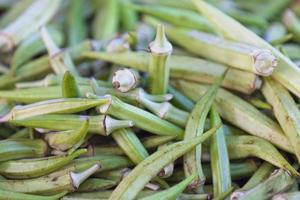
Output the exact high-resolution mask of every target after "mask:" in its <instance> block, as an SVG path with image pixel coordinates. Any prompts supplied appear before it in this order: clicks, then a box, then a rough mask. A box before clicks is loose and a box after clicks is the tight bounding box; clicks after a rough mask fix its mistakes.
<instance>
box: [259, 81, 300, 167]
mask: <svg viewBox="0 0 300 200" xmlns="http://www.w3.org/2000/svg"><path fill="white" fill-rule="evenodd" d="M262 93H263V95H264V97H265V98H266V99H267V101H268V102H269V103H270V104H271V105H272V108H273V112H274V115H275V117H276V119H277V121H278V122H279V124H280V125H281V127H282V129H283V131H284V133H285V135H286V137H287V138H288V140H289V141H290V144H291V146H292V148H293V152H294V153H295V154H296V156H297V159H298V162H299V161H300V127H299V124H300V111H299V108H298V107H297V104H296V102H295V101H294V99H293V97H292V96H291V95H290V93H289V92H288V90H287V89H285V88H284V87H283V86H282V85H280V83H278V82H276V81H274V80H272V79H271V78H265V80H264V85H263V88H262Z"/></svg>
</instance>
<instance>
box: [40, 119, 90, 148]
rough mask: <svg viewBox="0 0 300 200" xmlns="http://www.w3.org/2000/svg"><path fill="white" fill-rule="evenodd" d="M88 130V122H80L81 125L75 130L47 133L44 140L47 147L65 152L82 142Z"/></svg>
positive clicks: (86, 120)
mask: <svg viewBox="0 0 300 200" xmlns="http://www.w3.org/2000/svg"><path fill="white" fill-rule="evenodd" d="M88 128H89V120H88V119H85V120H82V125H81V126H80V127H79V128H78V129H75V130H70V131H62V132H56V133H47V134H46V136H45V140H46V141H47V142H48V144H49V146H50V147H52V148H53V149H56V150H59V151H66V150H68V149H70V148H72V147H73V146H74V145H76V144H77V143H78V142H80V141H81V140H83V139H84V138H85V137H86V135H87V133H88Z"/></svg>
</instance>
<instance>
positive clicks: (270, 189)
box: [231, 169, 294, 200]
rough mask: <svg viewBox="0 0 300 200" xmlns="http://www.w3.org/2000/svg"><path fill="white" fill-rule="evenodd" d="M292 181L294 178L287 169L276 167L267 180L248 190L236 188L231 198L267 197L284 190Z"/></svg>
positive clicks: (236, 199) (234, 199)
mask: <svg viewBox="0 0 300 200" xmlns="http://www.w3.org/2000/svg"><path fill="white" fill-rule="evenodd" d="M293 183H294V179H293V178H292V177H291V175H290V174H289V173H288V172H287V171H285V170H283V169H278V170H275V171H274V172H273V173H272V174H271V175H270V176H269V178H268V179H267V180H265V181H264V182H261V183H260V184H258V185H256V186H255V187H254V188H252V189H250V190H248V191H243V190H237V191H235V192H233V193H232V195H231V199H232V200H239V199H245V200H248V199H253V198H259V199H269V198H271V197H272V196H273V195H275V194H276V193H279V192H282V191H285V190H287V189H288V188H290V187H292V185H293Z"/></svg>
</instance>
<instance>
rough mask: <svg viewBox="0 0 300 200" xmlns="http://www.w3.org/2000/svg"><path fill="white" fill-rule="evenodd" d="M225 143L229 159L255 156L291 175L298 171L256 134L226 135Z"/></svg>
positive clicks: (296, 174)
mask: <svg viewBox="0 0 300 200" xmlns="http://www.w3.org/2000/svg"><path fill="white" fill-rule="evenodd" d="M226 144H227V149H228V153H229V157H230V159H240V158H245V157H248V156H255V157H258V158H260V159H262V160H265V161H267V162H269V163H271V164H272V165H275V166H277V167H279V168H282V169H284V170H287V171H288V172H289V173H290V174H292V175H293V176H298V175H299V173H298V172H297V170H295V169H294V168H293V167H292V166H291V165H290V164H289V163H288V161H286V159H285V158H284V157H283V156H282V155H281V154H280V152H279V151H278V150H277V149H276V148H275V147H274V146H273V145H272V144H271V143H269V142H268V141H266V140H264V139H262V138H259V137H256V136H247V135H242V136H226Z"/></svg>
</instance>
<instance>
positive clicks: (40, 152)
mask: <svg viewBox="0 0 300 200" xmlns="http://www.w3.org/2000/svg"><path fill="white" fill-rule="evenodd" d="M47 151H48V147H47V144H46V143H45V142H44V141H43V140H40V139H35V140H31V139H7V140H1V141H0V161H7V160H14V159H19V158H36V157H42V156H44V155H46V153H47Z"/></svg>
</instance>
